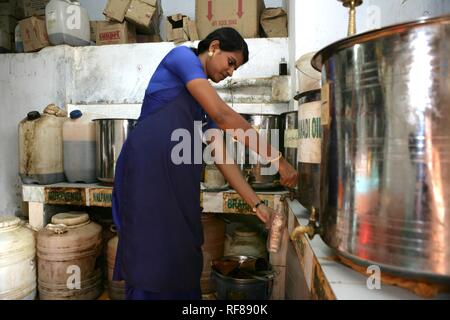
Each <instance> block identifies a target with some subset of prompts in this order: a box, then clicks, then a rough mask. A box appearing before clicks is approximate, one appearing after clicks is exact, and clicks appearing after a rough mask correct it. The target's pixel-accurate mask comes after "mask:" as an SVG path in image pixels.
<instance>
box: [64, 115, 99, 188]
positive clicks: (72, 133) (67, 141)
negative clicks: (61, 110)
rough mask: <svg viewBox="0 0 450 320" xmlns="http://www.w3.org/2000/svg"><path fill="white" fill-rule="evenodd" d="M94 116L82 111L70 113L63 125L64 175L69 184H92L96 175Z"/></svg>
mask: <svg viewBox="0 0 450 320" xmlns="http://www.w3.org/2000/svg"><path fill="white" fill-rule="evenodd" d="M93 117H94V115H90V114H83V113H82V112H81V111H80V110H74V111H72V112H71V113H70V119H69V120H68V121H66V122H64V125H63V148H64V173H65V175H66V178H67V181H69V182H84V183H92V182H95V181H97V175H96V173H95V156H96V154H95V151H96V149H95V123H94V122H93V121H92V119H93Z"/></svg>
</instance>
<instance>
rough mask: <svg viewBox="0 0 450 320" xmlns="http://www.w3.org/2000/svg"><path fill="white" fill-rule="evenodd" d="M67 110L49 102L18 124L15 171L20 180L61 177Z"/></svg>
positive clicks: (59, 179) (54, 180) (44, 181)
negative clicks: (17, 151)
mask: <svg viewBox="0 0 450 320" xmlns="http://www.w3.org/2000/svg"><path fill="white" fill-rule="evenodd" d="M66 120H67V113H66V112H65V111H64V110H62V109H60V108H58V107H57V106H55V105H53V104H51V105H48V106H47V107H46V108H45V109H44V112H43V113H42V114H40V113H39V112H38V111H32V112H29V113H28V114H27V117H26V118H25V119H23V120H22V121H21V122H20V124H19V174H20V177H21V178H22V182H23V183H37V184H51V183H57V182H62V181H64V168H63V143H62V141H63V140H62V127H63V124H64V122H65V121H66Z"/></svg>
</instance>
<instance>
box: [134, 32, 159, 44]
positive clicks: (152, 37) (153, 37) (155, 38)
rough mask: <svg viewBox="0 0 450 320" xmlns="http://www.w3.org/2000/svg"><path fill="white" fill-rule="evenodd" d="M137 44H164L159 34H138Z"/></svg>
mask: <svg viewBox="0 0 450 320" xmlns="http://www.w3.org/2000/svg"><path fill="white" fill-rule="evenodd" d="M136 42H137V43H148V42H162V39H161V37H160V36H159V34H137V35H136Z"/></svg>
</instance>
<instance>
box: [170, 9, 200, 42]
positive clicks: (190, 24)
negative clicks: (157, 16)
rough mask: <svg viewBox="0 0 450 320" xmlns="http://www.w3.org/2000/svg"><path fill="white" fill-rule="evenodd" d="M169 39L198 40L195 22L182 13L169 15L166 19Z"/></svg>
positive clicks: (177, 40) (174, 40) (175, 40)
mask: <svg viewBox="0 0 450 320" xmlns="http://www.w3.org/2000/svg"><path fill="white" fill-rule="evenodd" d="M166 38H167V41H173V42H177V43H178V42H183V41H188V40H191V41H195V40H198V34H197V27H196V25H195V22H194V21H192V20H191V19H189V17H187V16H184V15H182V14H175V15H172V16H170V17H167V20H166Z"/></svg>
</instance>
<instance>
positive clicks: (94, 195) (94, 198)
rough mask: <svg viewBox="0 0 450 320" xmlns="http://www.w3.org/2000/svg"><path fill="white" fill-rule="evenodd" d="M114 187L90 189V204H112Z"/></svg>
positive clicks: (107, 205) (105, 205) (108, 205)
mask: <svg viewBox="0 0 450 320" xmlns="http://www.w3.org/2000/svg"><path fill="white" fill-rule="evenodd" d="M112 191H113V190H112V188H93V189H90V190H89V205H90V206H95V207H111V206H112Z"/></svg>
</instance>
